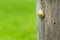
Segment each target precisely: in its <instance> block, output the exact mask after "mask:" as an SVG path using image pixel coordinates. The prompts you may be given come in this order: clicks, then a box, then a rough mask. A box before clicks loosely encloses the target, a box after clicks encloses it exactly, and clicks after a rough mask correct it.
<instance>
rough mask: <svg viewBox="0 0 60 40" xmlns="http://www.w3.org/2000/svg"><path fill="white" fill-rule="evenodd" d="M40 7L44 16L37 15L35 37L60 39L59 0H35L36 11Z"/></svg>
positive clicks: (46, 39) (39, 39) (39, 38)
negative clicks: (36, 33)
mask: <svg viewBox="0 0 60 40" xmlns="http://www.w3.org/2000/svg"><path fill="white" fill-rule="evenodd" d="M41 9H42V10H43V12H44V14H45V17H44V18H41V17H39V16H38V15H37V26H38V34H39V35H38V36H39V37H38V38H37V39H38V40H60V0H37V13H38V11H39V10H41Z"/></svg>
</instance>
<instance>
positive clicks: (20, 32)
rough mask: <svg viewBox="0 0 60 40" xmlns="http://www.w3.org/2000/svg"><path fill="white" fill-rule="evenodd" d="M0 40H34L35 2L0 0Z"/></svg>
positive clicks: (28, 0) (33, 0)
mask: <svg viewBox="0 0 60 40" xmlns="http://www.w3.org/2000/svg"><path fill="white" fill-rule="evenodd" d="M0 40H36V0H0Z"/></svg>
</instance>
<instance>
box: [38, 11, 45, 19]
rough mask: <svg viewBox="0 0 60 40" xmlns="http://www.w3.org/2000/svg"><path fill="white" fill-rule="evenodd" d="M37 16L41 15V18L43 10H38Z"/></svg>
mask: <svg viewBox="0 0 60 40" xmlns="http://www.w3.org/2000/svg"><path fill="white" fill-rule="evenodd" d="M38 16H39V17H41V18H43V17H44V12H43V10H39V12H38Z"/></svg>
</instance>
